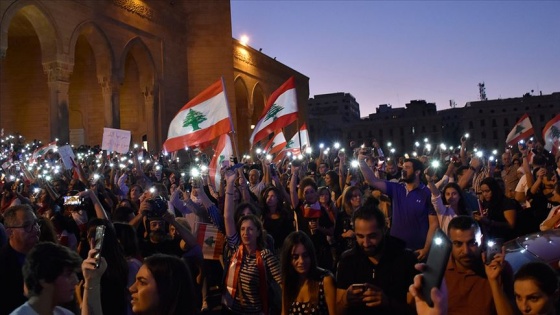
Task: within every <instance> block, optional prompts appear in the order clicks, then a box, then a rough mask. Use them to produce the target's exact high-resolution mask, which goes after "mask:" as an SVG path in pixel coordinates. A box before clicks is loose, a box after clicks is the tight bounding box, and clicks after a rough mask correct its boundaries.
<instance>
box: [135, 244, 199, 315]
mask: <svg viewBox="0 0 560 315" xmlns="http://www.w3.org/2000/svg"><path fill="white" fill-rule="evenodd" d="M144 265H145V266H146V267H148V270H150V273H151V274H152V276H153V277H154V280H155V281H156V285H157V294H158V299H159V304H158V306H157V308H158V314H166V315H175V314H177V315H182V314H195V311H196V310H195V300H194V297H195V291H194V284H193V278H192V275H191V273H190V271H189V268H188V267H187V264H186V263H185V261H183V260H182V259H180V258H178V257H175V256H171V255H164V254H154V255H152V256H150V257H148V258H146V259H144Z"/></svg>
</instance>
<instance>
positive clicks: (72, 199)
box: [64, 195, 82, 206]
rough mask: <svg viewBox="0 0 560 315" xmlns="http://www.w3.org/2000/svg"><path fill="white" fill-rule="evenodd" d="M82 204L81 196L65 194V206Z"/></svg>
mask: <svg viewBox="0 0 560 315" xmlns="http://www.w3.org/2000/svg"><path fill="white" fill-rule="evenodd" d="M81 204H82V200H81V198H80V197H79V196H77V195H76V196H64V205H65V206H79V205H81Z"/></svg>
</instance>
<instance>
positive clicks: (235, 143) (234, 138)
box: [220, 76, 241, 161]
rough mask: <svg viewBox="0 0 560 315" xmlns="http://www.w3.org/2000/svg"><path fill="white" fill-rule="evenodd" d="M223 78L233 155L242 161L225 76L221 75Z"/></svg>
mask: <svg viewBox="0 0 560 315" xmlns="http://www.w3.org/2000/svg"><path fill="white" fill-rule="evenodd" d="M220 78H221V80H222V89H223V90H224V96H225V97H226V102H227V105H228V106H227V110H228V116H229V125H230V128H231V138H232V142H233V155H234V156H236V157H237V161H241V159H239V149H238V148H237V137H236V133H235V128H233V119H232V118H231V111H230V110H229V98H228V95H227V90H226V82H225V81H224V76H221V77H220Z"/></svg>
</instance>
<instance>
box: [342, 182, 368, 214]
mask: <svg viewBox="0 0 560 315" xmlns="http://www.w3.org/2000/svg"><path fill="white" fill-rule="evenodd" d="M355 191H359V192H360V195H363V194H362V191H361V190H360V188H358V187H357V186H350V187H348V188H346V189H344V192H343V193H342V205H341V208H342V210H344V211H346V213H348V212H350V213H351V212H353V211H352V210H353V209H352V207H351V205H350V201H351V200H352V197H353V194H354V192H355Z"/></svg>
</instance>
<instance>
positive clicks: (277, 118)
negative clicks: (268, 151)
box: [250, 77, 298, 145]
mask: <svg viewBox="0 0 560 315" xmlns="http://www.w3.org/2000/svg"><path fill="white" fill-rule="evenodd" d="M297 114H298V107H297V98H296V83H295V79H294V77H291V78H289V79H288V81H286V82H284V84H282V86H280V88H278V89H277V90H276V91H274V93H272V95H270V98H269V99H268V102H267V103H266V106H265V108H264V110H263V113H262V115H261V118H260V119H259V122H258V123H257V125H256V126H255V130H253V134H251V139H250V141H251V145H255V143H257V142H259V141H261V140H262V139H264V138H266V137H267V136H268V135H270V134H273V133H274V132H275V131H277V130H280V129H282V128H284V127H286V126H287V125H289V124H291V123H292V122H294V121H296V120H297Z"/></svg>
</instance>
